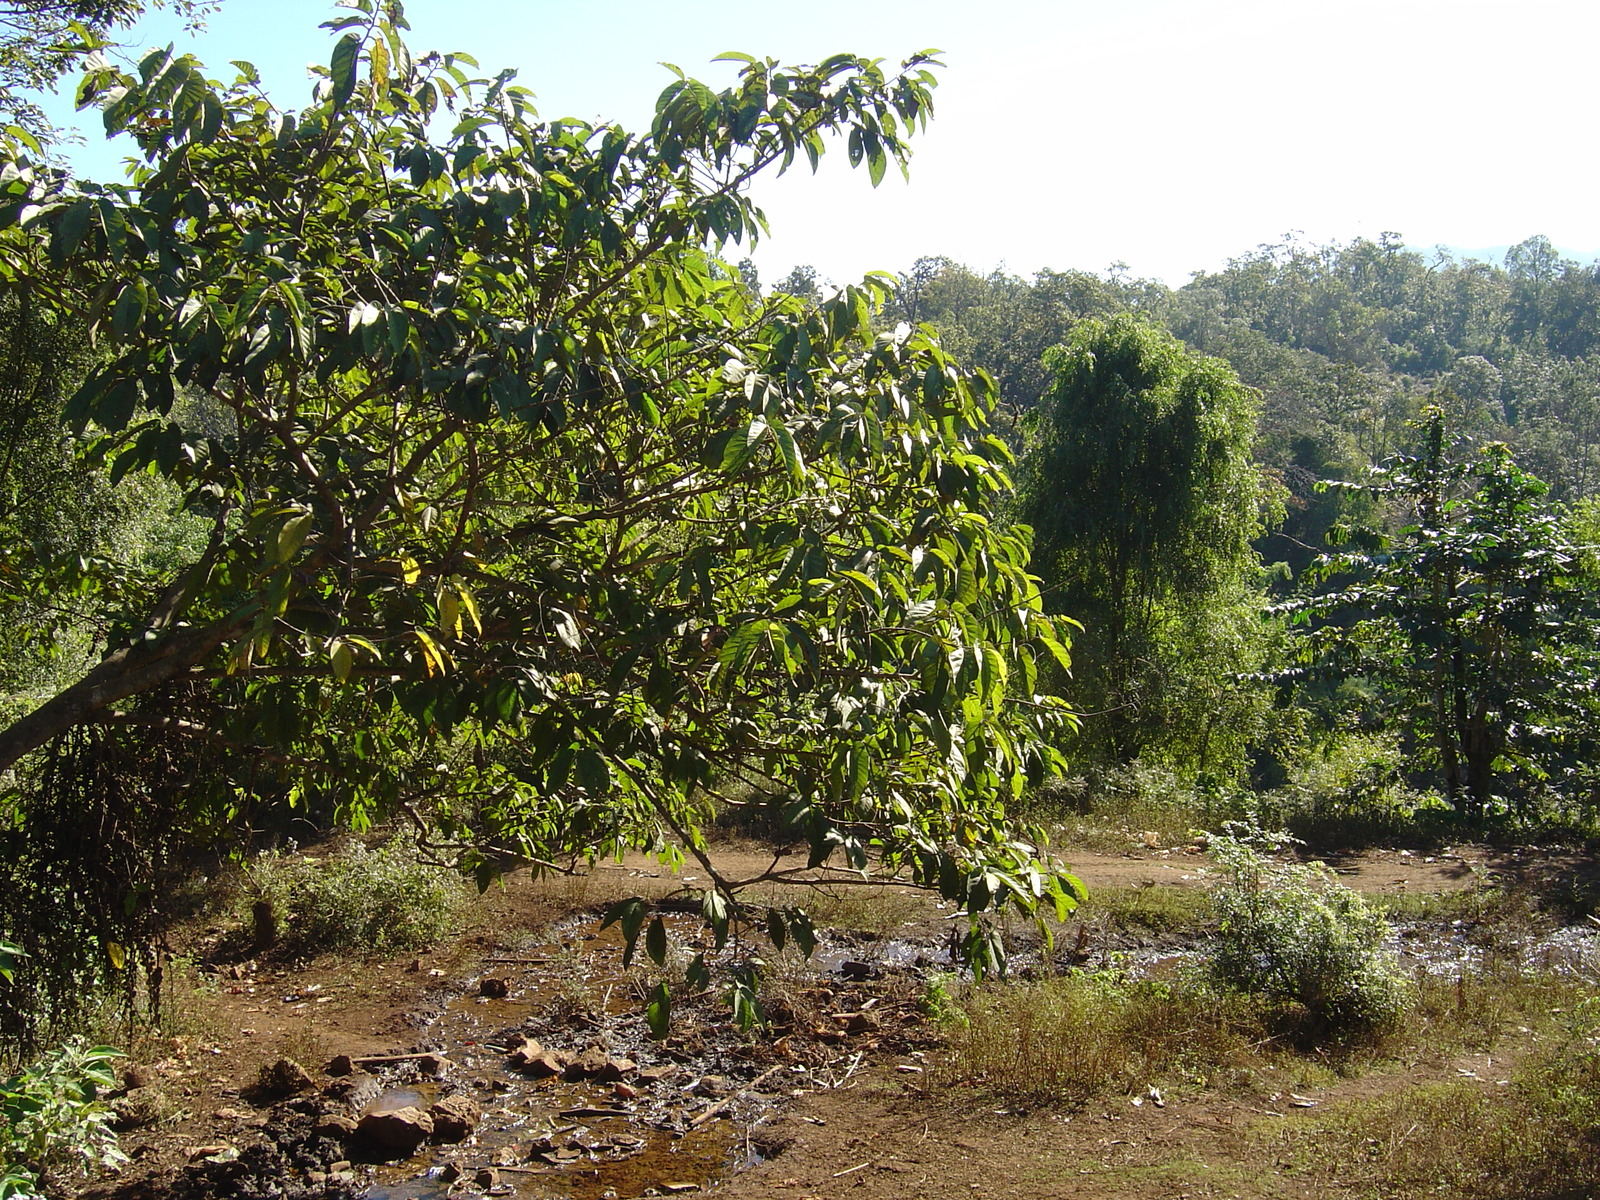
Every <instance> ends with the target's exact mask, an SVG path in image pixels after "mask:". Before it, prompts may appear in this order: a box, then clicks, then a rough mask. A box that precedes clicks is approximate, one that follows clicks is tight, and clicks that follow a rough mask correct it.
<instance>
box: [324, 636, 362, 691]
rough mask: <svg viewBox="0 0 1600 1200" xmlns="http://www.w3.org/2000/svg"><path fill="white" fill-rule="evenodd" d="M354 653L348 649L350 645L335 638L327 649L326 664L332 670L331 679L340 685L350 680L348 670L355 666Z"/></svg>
mask: <svg viewBox="0 0 1600 1200" xmlns="http://www.w3.org/2000/svg"><path fill="white" fill-rule="evenodd" d="M355 658H356V656H355V651H353V650H352V649H350V643H348V642H346V641H345V640H344V639H343V638H335V639H334V640H333V642H332V644H331V645H330V646H329V648H328V662H329V665H330V666H332V668H333V677H334V678H335V679H337V680H338V681H339V682H340V683H343V682H345V680H347V679H349V678H350V669H351V667H353V666H354V665H355Z"/></svg>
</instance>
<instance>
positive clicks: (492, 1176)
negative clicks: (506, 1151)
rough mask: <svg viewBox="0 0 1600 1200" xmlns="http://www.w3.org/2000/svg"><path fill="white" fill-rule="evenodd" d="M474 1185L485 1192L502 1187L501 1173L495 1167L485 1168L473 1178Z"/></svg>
mask: <svg viewBox="0 0 1600 1200" xmlns="http://www.w3.org/2000/svg"><path fill="white" fill-rule="evenodd" d="M472 1182H473V1185H474V1186H476V1187H481V1188H483V1189H484V1190H485V1191H487V1190H488V1189H490V1188H492V1187H499V1186H500V1172H499V1171H496V1170H495V1169H494V1168H493V1167H483V1168H482V1169H480V1170H479V1171H478V1173H477V1174H475V1175H474V1176H473V1177H472Z"/></svg>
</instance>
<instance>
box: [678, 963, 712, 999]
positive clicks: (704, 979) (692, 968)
mask: <svg viewBox="0 0 1600 1200" xmlns="http://www.w3.org/2000/svg"><path fill="white" fill-rule="evenodd" d="M684 980H685V982H687V983H688V985H689V987H690V988H691V989H692V990H693V991H696V992H703V991H705V990H706V989H707V988H709V987H710V986H711V968H710V967H708V966H707V965H706V956H705V955H704V954H696V955H695V956H694V958H693V959H691V960H690V962H689V968H688V970H687V971H685V972H684Z"/></svg>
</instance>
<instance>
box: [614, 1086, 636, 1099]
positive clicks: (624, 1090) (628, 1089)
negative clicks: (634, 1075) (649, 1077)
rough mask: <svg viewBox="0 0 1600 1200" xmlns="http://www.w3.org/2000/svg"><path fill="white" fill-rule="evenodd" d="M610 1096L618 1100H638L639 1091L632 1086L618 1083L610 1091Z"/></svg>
mask: <svg viewBox="0 0 1600 1200" xmlns="http://www.w3.org/2000/svg"><path fill="white" fill-rule="evenodd" d="M611 1094H612V1095H613V1096H615V1097H616V1098H617V1099H618V1100H637V1099H638V1098H639V1089H638V1088H636V1087H634V1086H633V1085H632V1084H627V1083H619V1084H617V1086H616V1087H614V1088H612V1089H611Z"/></svg>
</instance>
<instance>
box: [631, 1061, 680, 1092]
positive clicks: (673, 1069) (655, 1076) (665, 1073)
mask: <svg viewBox="0 0 1600 1200" xmlns="http://www.w3.org/2000/svg"><path fill="white" fill-rule="evenodd" d="M682 1070H683V1068H682V1067H680V1066H678V1064H677V1063H667V1064H666V1065H664V1066H660V1067H646V1068H645V1069H644V1070H642V1071H640V1072H639V1082H640V1084H642V1085H643V1086H645V1087H649V1086H650V1085H651V1084H653V1083H660V1082H661V1081H662V1080H663V1079H671V1078H672V1077H673V1076H674V1075H676V1074H678V1073H679V1072H680V1071H682Z"/></svg>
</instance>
